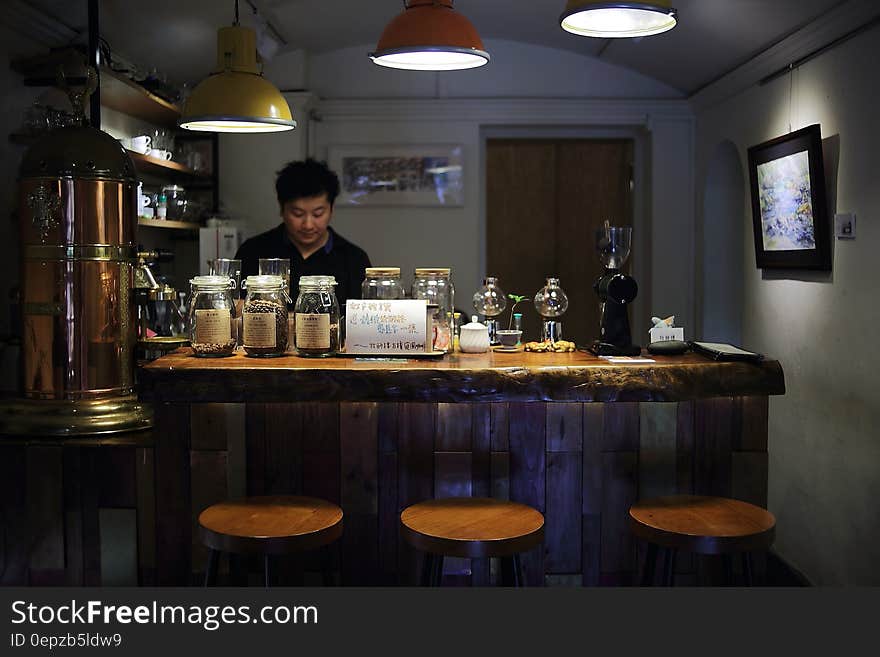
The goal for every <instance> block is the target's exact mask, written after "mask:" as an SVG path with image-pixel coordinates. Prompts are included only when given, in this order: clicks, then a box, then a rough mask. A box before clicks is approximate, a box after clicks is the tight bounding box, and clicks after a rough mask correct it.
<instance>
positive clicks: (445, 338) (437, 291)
mask: <svg viewBox="0 0 880 657" xmlns="http://www.w3.org/2000/svg"><path fill="white" fill-rule="evenodd" d="M451 274H452V270H451V269H443V268H437V269H435V268H419V269H416V271H415V279H414V280H413V284H412V298H413V299H425V300H427V302H428V304H429V305H430V304H436V305H437V313H436V314H435V316H434V350H435V351H447V352H448V351H451V349H452V330H451V328H450V327H451V326H452V314H453V313H454V312H455V286H453V284H452V278H451Z"/></svg>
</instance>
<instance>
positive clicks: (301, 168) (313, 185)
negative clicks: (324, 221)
mask: <svg viewBox="0 0 880 657" xmlns="http://www.w3.org/2000/svg"><path fill="white" fill-rule="evenodd" d="M275 193H276V194H277V195H278V204H279V205H280V206H281V207H282V208H283V207H284V204H285V203H287V201H296V200H297V199H301V198H311V197H312V196H320V195H321V194H327V200H328V201H330V205H331V207H332V206H333V203H334V201H336V197H337V196H339V177H338V176H337V175H336V174H335V173H333V171H332V170H331V169H330V168H328V167H327V165H326V164H325V163H324V162H318V161H317V160H313V159H312V158H308V159H307V160H305V161H298V162H288V163H287V165H286V166H285V167H284V168H283V169H281V171H279V172H278V178H277V179H276V180H275Z"/></svg>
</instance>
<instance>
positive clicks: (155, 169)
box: [128, 151, 211, 181]
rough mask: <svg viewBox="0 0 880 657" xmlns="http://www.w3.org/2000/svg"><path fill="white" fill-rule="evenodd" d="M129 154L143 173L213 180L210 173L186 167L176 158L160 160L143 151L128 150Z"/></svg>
mask: <svg viewBox="0 0 880 657" xmlns="http://www.w3.org/2000/svg"><path fill="white" fill-rule="evenodd" d="M128 154H129V156H131V159H132V160H134V165H135V167H137V170H138V171H140V172H142V173H148V174H153V175H157V176H169V175H174V174H177V175H181V176H187V177H189V178H194V179H202V180H205V181H210V180H211V174H210V173H203V172H201V171H195V170H193V169H190V168H189V167H185V166H184V165H182V164H181V163H180V162H175V161H174V160H160V159H158V158H155V157H150V156H149V155H144V154H143V153H138V152H137V151H128Z"/></svg>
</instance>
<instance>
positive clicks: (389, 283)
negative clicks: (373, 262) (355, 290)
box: [361, 267, 406, 301]
mask: <svg viewBox="0 0 880 657" xmlns="http://www.w3.org/2000/svg"><path fill="white" fill-rule="evenodd" d="M405 298H406V290H405V289H404V288H403V284H402V283H401V282H400V267H367V269H365V270H364V282H363V283H362V284H361V299H367V300H371V301H373V300H376V301H379V300H382V301H384V300H394V299H405Z"/></svg>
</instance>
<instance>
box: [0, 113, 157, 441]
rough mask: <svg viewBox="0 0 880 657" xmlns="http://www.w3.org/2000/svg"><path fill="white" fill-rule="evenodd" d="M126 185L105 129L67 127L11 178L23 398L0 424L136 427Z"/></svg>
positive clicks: (35, 430) (129, 193)
mask: <svg viewBox="0 0 880 657" xmlns="http://www.w3.org/2000/svg"><path fill="white" fill-rule="evenodd" d="M136 194H137V183H136V175H135V169H134V165H133V163H132V161H131V158H129V156H128V154H127V153H126V152H125V149H124V148H122V146H121V145H120V144H119V142H117V141H116V140H115V139H114V138H113V137H111V136H110V135H108V134H107V133H105V132H102V131H100V130H97V129H95V128H90V127H70V128H63V129H60V130H56V131H54V132H52V133H50V134H49V135H47V136H45V137H43V138H42V139H41V140H40V141H38V142H37V143H36V144H34V146H32V147H31V148H30V149H29V150H28V152H27V153H26V154H25V156H24V160H23V162H22V166H21V172H20V180H19V221H20V229H21V249H22V251H21V252H22V290H23V300H22V314H23V336H22V359H23V363H22V370H23V374H24V381H23V394H24V399H23V400H20V401H19V402H17V403H14V404H12V405H11V406H10V405H7V407H6V408H5V409H4V410H5V412H4V413H3V414H2V417H0V426H2V431H3V433H7V434H8V433H27V434H93V433H111V432H117V431H126V430H132V429H139V428H144V427H148V426H150V424H151V413H150V410H149V408H145V407H144V406H143V405H141V404H138V402H137V399H136V396H135V391H134V347H135V339H136V338H135V322H134V315H133V312H134V306H133V303H132V271H133V265H134V263H135V259H136V242H135V240H136V229H137V211H136V208H137V202H136Z"/></svg>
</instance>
